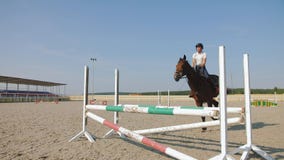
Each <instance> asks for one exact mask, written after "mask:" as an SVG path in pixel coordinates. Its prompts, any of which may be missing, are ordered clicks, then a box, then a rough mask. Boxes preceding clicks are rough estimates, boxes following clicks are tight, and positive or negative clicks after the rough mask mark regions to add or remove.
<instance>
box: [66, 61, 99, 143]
mask: <svg viewBox="0 0 284 160" xmlns="http://www.w3.org/2000/svg"><path fill="white" fill-rule="evenodd" d="M88 87H89V67H88V66H85V67H84V100H83V126H82V128H83V129H82V131H81V132H80V133H78V134H77V135H76V136H74V137H73V138H71V139H70V140H69V142H71V141H73V140H75V139H77V138H79V137H81V136H83V135H85V137H87V139H88V140H89V141H90V142H95V140H94V138H93V136H92V135H91V134H90V133H89V132H88V131H87V129H86V125H87V118H88V117H87V115H86V113H87V109H86V105H87V104H88Z"/></svg>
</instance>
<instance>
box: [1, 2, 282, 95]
mask: <svg viewBox="0 0 284 160" xmlns="http://www.w3.org/2000/svg"><path fill="white" fill-rule="evenodd" d="M0 24H1V25H0V35H1V36H0V55H1V63H0V75H8V76H18V77H24V78H33V79H39V80H48V81H56V82H62V83H67V84H68V86H67V93H68V94H80V93H82V88H83V66H84V65H85V64H87V65H91V62H90V60H89V59H90V57H96V58H97V59H98V61H97V62H96V66H95V72H94V74H95V82H96V83H95V88H96V92H104V91H112V90H113V85H114V84H113V81H114V68H119V69H120V74H121V81H120V84H121V90H122V91H132V92H141V91H156V90H167V89H170V90H185V89H188V87H187V84H186V81H185V80H183V81H181V82H178V83H177V82H175V81H174V80H173V72H174V71H175V65H176V63H177V61H178V58H179V57H181V56H183V54H186V55H187V57H188V58H191V55H192V53H193V52H194V51H195V48H194V46H195V44H196V43H197V42H202V43H203V44H204V46H205V52H206V53H207V55H208V60H207V68H208V71H209V72H210V73H212V74H214V73H215V74H218V46H219V45H225V46H226V53H227V57H226V58H227V59H226V60H227V74H228V78H227V80H228V86H229V87H242V86H243V72H242V54H243V53H245V52H247V53H249V54H250V62H251V86H252V87H253V88H273V87H274V86H277V87H279V88H283V87H284V81H283V79H284V74H283V67H284V65H283V63H284V61H283V59H284V52H283V51H284V45H283V44H284V43H283V42H284V31H283V28H284V2H283V1H281V0H279V1H277V0H273V1H267V0H266V1H264V0H250V1H210V0H207V1H205V0H201V1H200V0H198V1H182V0H179V1H173V0H155V1H150V0H143V1H64V0H62V1H20V0H19V1H14V0H11V1H0ZM91 75H92V74H91Z"/></svg>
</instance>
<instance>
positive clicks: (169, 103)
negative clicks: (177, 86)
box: [168, 89, 171, 107]
mask: <svg viewBox="0 0 284 160" xmlns="http://www.w3.org/2000/svg"><path fill="white" fill-rule="evenodd" d="M170 105H171V102H170V90H169V89H168V107H170Z"/></svg>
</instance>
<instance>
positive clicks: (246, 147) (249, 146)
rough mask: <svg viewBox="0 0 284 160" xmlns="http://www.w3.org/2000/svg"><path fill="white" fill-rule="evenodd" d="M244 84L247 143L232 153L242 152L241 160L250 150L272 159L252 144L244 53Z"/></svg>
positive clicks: (248, 89)
mask: <svg viewBox="0 0 284 160" xmlns="http://www.w3.org/2000/svg"><path fill="white" fill-rule="evenodd" d="M243 61H244V85H245V111H246V113H245V117H246V136H247V142H246V143H247V144H245V145H244V146H241V147H239V148H237V149H236V150H234V151H232V152H231V153H232V154H236V153H239V152H243V154H242V157H241V160H246V159H248V158H249V153H250V151H253V152H255V153H256V154H258V155H260V156H261V157H263V158H264V159H266V160H274V158H272V157H271V156H270V155H268V154H267V153H266V152H264V151H263V150H261V149H260V148H258V147H257V146H255V145H253V144H252V124H251V104H250V103H251V97H250V75H249V56H248V54H244V57H243Z"/></svg>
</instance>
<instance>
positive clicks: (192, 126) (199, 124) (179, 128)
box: [133, 117, 243, 134]
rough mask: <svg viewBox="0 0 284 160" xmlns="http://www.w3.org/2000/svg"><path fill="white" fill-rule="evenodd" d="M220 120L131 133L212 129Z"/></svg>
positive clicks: (236, 121)
mask: <svg viewBox="0 0 284 160" xmlns="http://www.w3.org/2000/svg"><path fill="white" fill-rule="evenodd" d="M242 122H243V118H242V117H236V118H229V119H228V122H227V123H228V124H235V123H242ZM219 125H220V120H216V121H208V122H198V123H191V124H181V125H176V126H167V127H160V128H151V129H142V130H136V131H133V132H135V133H138V134H151V133H162V132H170V131H181V130H187V129H194V128H202V127H212V126H219Z"/></svg>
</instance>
